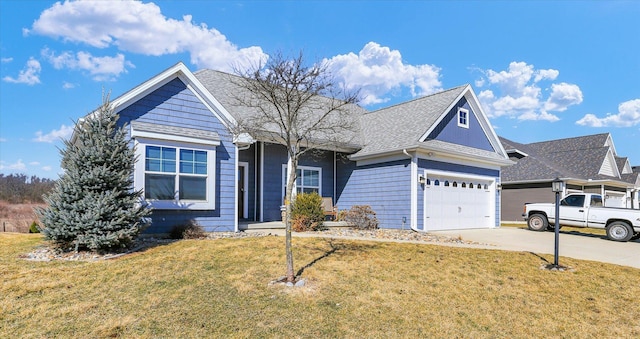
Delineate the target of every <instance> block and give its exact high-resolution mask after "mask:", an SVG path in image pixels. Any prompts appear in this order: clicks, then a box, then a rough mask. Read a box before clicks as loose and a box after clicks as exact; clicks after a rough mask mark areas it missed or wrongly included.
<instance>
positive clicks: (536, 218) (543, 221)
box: [527, 213, 549, 232]
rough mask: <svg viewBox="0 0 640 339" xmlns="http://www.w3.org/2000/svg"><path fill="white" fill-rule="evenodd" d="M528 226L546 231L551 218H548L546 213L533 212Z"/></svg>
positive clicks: (535, 229)
mask: <svg viewBox="0 0 640 339" xmlns="http://www.w3.org/2000/svg"><path fill="white" fill-rule="evenodd" d="M527 226H528V227H529V229H530V230H532V231H537V232H542V231H546V230H547V228H548V227H549V220H547V217H546V216H545V215H544V214H540V213H536V214H532V215H531V216H530V217H529V219H528V220H527Z"/></svg>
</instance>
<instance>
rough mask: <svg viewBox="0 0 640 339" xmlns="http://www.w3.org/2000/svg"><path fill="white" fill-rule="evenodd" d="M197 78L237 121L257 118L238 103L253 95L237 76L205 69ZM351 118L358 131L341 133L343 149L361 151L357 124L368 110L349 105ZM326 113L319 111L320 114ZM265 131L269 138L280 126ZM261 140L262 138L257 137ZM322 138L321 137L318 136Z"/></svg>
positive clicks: (360, 139)
mask: <svg viewBox="0 0 640 339" xmlns="http://www.w3.org/2000/svg"><path fill="white" fill-rule="evenodd" d="M194 75H195V76H196V78H198V80H199V81H200V82H201V83H202V84H203V85H204V86H205V87H206V89H207V90H208V91H209V92H211V94H212V95H213V97H214V98H216V99H217V100H218V101H220V103H221V104H222V106H224V107H225V109H226V110H227V111H228V112H229V114H231V116H233V117H234V119H236V120H237V121H243V120H245V121H246V120H247V119H248V118H250V117H252V116H255V114H256V110H255V109H252V108H251V107H247V106H244V105H241V104H239V103H238V100H237V98H238V96H251V95H252V93H250V92H248V90H247V89H246V88H243V87H242V86H240V85H239V84H240V83H241V78H240V77H239V76H237V75H233V74H229V73H224V72H220V71H215V70H210V69H203V70H199V71H196V72H195V73H194ZM319 100H333V99H330V98H324V97H320V98H319ZM346 109H347V111H348V112H349V115H350V116H353V119H355V120H354V125H355V126H356V129H355V130H353V129H344V130H343V131H341V132H342V133H343V135H340V138H339V140H338V141H339V142H340V143H341V144H342V146H343V147H346V148H352V149H359V148H360V147H361V145H362V137H361V134H360V131H359V124H358V123H357V121H358V119H359V117H360V116H361V115H362V114H364V113H365V112H366V110H365V109H364V108H362V107H360V106H358V105H348V106H347V107H346ZM323 112H324V111H318V114H321V113H323ZM260 129H262V131H263V133H264V134H263V136H264V137H267V138H268V135H270V133H278V132H279V128H278V126H260ZM254 137H258V138H260V136H255V135H254ZM318 138H321V136H318Z"/></svg>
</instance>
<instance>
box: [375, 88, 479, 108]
mask: <svg viewBox="0 0 640 339" xmlns="http://www.w3.org/2000/svg"><path fill="white" fill-rule="evenodd" d="M467 86H469V84H468V83H467V84H464V85H460V86H456V87H452V88H449V89H445V90H442V91H440V92H435V93H431V94H427V95H424V96H421V97H418V98H413V99H411V100H409V101H403V102H399V103H396V104H393V105H391V106H387V107H382V108H378V109H376V110H374V111H367V112H366V113H365V114H364V115H367V114H369V113H376V112H379V111H383V110H386V109H390V108H394V107H396V106H400V105H406V104H409V103H412V102H415V101H418V100H422V99H426V98H429V97H432V96H435V95H441V94H444V93H447V92H451V91H454V90H457V89H460V88H463V87H467Z"/></svg>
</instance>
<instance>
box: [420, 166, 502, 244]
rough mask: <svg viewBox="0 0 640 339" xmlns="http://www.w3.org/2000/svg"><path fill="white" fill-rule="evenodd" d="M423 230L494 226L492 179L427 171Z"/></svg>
mask: <svg viewBox="0 0 640 339" xmlns="http://www.w3.org/2000/svg"><path fill="white" fill-rule="evenodd" d="M425 176H426V178H427V181H426V184H425V190H424V229H425V231H435V230H453V229H467V228H490V227H494V226H495V217H494V213H495V212H494V211H495V207H494V206H495V194H494V192H495V191H494V179H493V178H488V177H476V176H466V175H464V176H463V175H455V174H448V173H447V174H443V173H430V172H426V173H425Z"/></svg>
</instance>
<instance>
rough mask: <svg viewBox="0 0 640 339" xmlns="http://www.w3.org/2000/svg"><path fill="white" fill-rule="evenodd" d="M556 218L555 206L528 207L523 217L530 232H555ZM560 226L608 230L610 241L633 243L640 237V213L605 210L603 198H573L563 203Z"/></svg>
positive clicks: (587, 194)
mask: <svg viewBox="0 0 640 339" xmlns="http://www.w3.org/2000/svg"><path fill="white" fill-rule="evenodd" d="M555 214H556V207H555V204H545V203H538V204H530V203H527V204H525V205H524V213H523V214H522V216H523V217H524V219H525V220H526V221H527V226H528V227H529V229H530V230H533V231H545V230H548V229H553V226H554V224H555ZM560 226H574V227H590V228H604V229H605V230H606V231H607V238H609V239H610V240H614V241H629V240H630V239H632V238H634V237H640V210H634V209H627V208H614V207H603V204H602V196H600V195H599V194H591V193H577V194H569V195H567V196H566V197H565V198H564V199H562V201H560Z"/></svg>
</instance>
